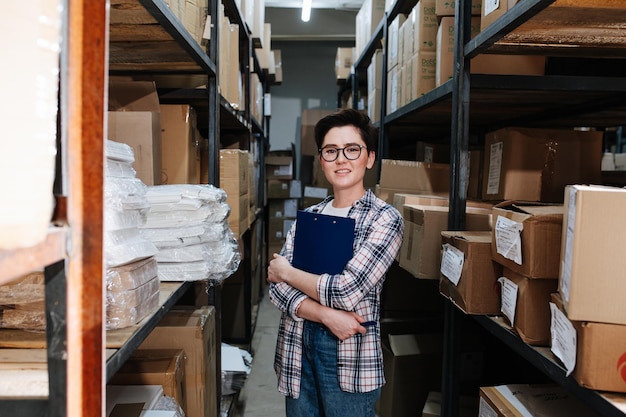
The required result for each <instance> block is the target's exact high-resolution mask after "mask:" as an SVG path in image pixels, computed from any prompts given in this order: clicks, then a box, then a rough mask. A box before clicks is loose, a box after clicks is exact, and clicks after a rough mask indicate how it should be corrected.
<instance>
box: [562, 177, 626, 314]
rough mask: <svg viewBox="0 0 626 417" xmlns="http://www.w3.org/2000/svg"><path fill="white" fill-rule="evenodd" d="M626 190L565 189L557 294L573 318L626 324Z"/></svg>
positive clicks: (578, 187)
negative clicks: (625, 301) (559, 294)
mask: <svg viewBox="0 0 626 417" xmlns="http://www.w3.org/2000/svg"><path fill="white" fill-rule="evenodd" d="M624 207H626V190H624V189H622V188H617V187H590V186H581V185H576V186H572V187H567V188H566V191H565V212H566V213H567V215H566V216H565V219H564V222H563V236H562V242H563V245H562V248H561V250H562V251H561V254H560V259H561V271H560V276H559V292H560V293H561V295H562V297H563V303H564V306H565V310H566V312H567V317H568V318H569V319H571V320H584V321H594V322H601V323H615V324H626V303H624V297H623V295H624V294H625V293H626V280H625V279H624V271H626V256H624V236H626V218H625V217H624Z"/></svg>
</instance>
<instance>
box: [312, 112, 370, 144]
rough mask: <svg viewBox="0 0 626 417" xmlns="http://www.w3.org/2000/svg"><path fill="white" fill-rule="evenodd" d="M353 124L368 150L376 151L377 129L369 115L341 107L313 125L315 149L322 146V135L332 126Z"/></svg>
mask: <svg viewBox="0 0 626 417" xmlns="http://www.w3.org/2000/svg"><path fill="white" fill-rule="evenodd" d="M343 126H354V127H356V128H357V129H358V131H359V133H360V135H361V139H363V142H365V146H366V147H367V151H368V152H374V153H376V151H377V149H376V145H377V143H378V129H376V127H374V125H372V122H371V120H370V118H369V116H368V115H367V114H365V113H363V112H360V111H358V110H354V109H343V110H339V111H337V112H335V113H332V114H329V115H328V116H325V117H323V118H322V119H320V120H319V121H318V122H317V124H316V125H315V143H316V144H317V149H320V148H321V147H322V143H324V137H325V136H326V134H327V133H328V131H329V130H330V129H332V128H334V127H343Z"/></svg>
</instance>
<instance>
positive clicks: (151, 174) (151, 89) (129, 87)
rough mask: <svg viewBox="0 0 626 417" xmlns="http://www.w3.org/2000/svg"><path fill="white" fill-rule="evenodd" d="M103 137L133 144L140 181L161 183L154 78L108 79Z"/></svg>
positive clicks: (159, 132)
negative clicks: (106, 135)
mask: <svg viewBox="0 0 626 417" xmlns="http://www.w3.org/2000/svg"><path fill="white" fill-rule="evenodd" d="M107 139H110V140H113V141H116V142H122V143H126V144H128V145H130V146H131V147H132V148H133V152H134V154H135V162H134V163H133V168H135V171H136V172H137V178H139V179H140V180H141V181H142V182H143V183H144V184H146V185H158V184H160V183H161V154H162V151H161V114H160V106H159V96H158V94H157V91H156V85H155V83H154V82H151V81H118V80H112V81H111V82H110V83H109V112H108V137H107Z"/></svg>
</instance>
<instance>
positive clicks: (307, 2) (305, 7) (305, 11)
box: [302, 0, 313, 22]
mask: <svg viewBox="0 0 626 417" xmlns="http://www.w3.org/2000/svg"><path fill="white" fill-rule="evenodd" d="M312 1H313V0H302V21H303V22H308V21H309V19H311V2H312Z"/></svg>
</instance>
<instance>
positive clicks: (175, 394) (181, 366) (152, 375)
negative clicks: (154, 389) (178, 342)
mask: <svg viewBox="0 0 626 417" xmlns="http://www.w3.org/2000/svg"><path fill="white" fill-rule="evenodd" d="M108 383H109V384H111V385H161V386H162V387H163V394H164V395H167V396H169V397H172V398H174V399H175V400H176V403H177V404H178V405H180V406H181V408H182V409H183V411H185V412H186V410H185V406H186V402H185V396H184V394H185V387H184V383H185V352H184V351H183V350H180V349H147V350H143V349H139V350H136V351H135V352H133V354H132V356H131V357H130V358H129V359H128V360H127V361H126V363H125V364H124V365H122V367H121V368H120V369H119V371H117V372H116V373H115V375H113V376H112V377H111V379H110V380H109V382H108Z"/></svg>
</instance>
